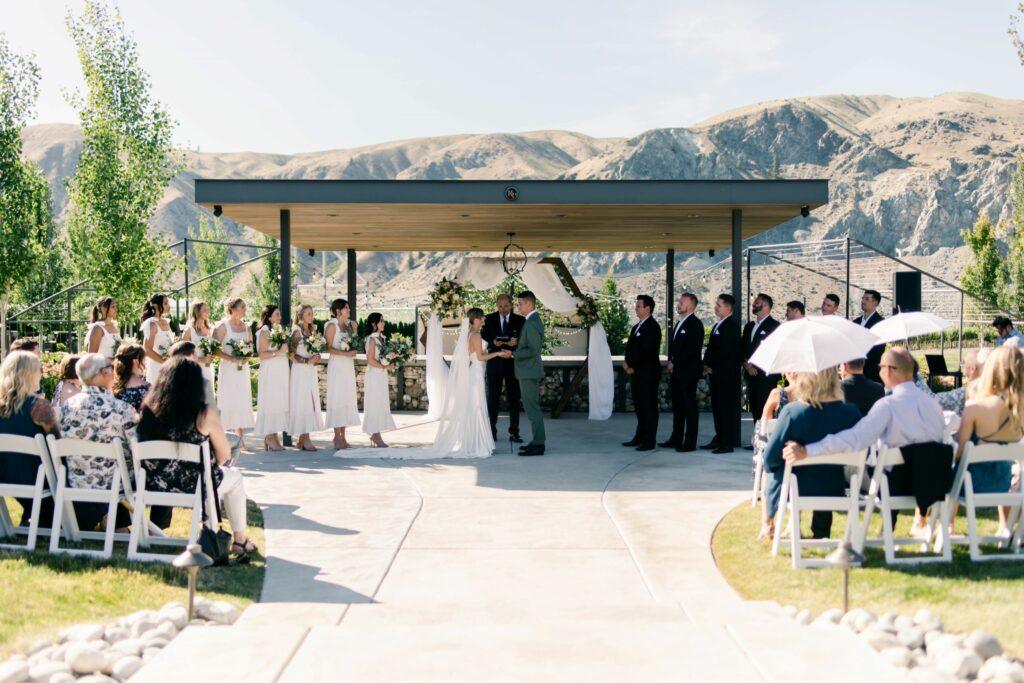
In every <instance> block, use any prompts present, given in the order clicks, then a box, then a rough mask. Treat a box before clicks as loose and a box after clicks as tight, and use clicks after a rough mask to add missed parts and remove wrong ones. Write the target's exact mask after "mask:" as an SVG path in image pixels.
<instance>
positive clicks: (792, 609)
mask: <svg viewBox="0 0 1024 683" xmlns="http://www.w3.org/2000/svg"><path fill="white" fill-rule="evenodd" d="M801 611H803V610H799V609H797V608H796V606H795V605H786V606H785V607H783V608H782V613H783V614H784V615H786V616H787V617H789V618H790V619H795V618H796V615H797V614H798V613H799V612H801ZM808 611H809V610H808Z"/></svg>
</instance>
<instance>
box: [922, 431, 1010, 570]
mask: <svg viewBox="0 0 1024 683" xmlns="http://www.w3.org/2000/svg"><path fill="white" fill-rule="evenodd" d="M1006 461H1008V462H1011V463H1018V466H1021V465H1024V443H1012V444H997V443H986V444H973V443H968V444H967V445H966V447H965V448H964V452H963V455H962V456H961V457H960V462H959V464H958V465H957V468H956V474H955V475H954V476H953V488H952V490H951V492H950V493H951V496H950V498H951V501H950V504H949V505H948V507H947V509H946V514H945V515H944V516H943V518H942V526H943V528H944V529H948V528H949V523H950V520H951V518H952V509H953V505H952V500H957V499H961V498H962V500H963V504H964V512H965V514H966V515H967V536H966V537H964V536H952V537H950V539H949V541H950V542H949V544H947V545H951V544H953V543H957V544H967V545H968V547H969V548H970V552H971V559H972V560H974V561H975V562H985V561H989V560H1022V559H1024V554H1021V552H1020V551H1021V541H1022V536H1024V523H1022V521H1021V520H1022V516H1024V486H1022V487H1021V489H1022V490H1020V491H1004V492H998V493H977V492H975V490H974V482H973V480H972V478H971V472H970V470H969V469H968V467H969V466H970V465H976V464H978V463H983V462H1006ZM999 505H1005V506H1007V507H1009V508H1010V509H1009V514H1008V515H1007V523H1008V524H1010V525H1011V528H1013V527H1014V526H1015V527H1016V528H1015V530H1014V531H1013V532H1012V534H1011V535H1010V536H1009V537H1004V536H982V535H980V534H979V533H978V515H977V509H978V508H986V507H996V506H999ZM1014 522H1016V524H1014ZM982 543H986V544H989V543H991V544H995V545H997V546H998V547H1000V548H1002V549H1004V550H1005V552H997V553H985V554H982V552H981V544H982Z"/></svg>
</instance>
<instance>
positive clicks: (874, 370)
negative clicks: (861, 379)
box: [853, 310, 885, 377]
mask: <svg viewBox="0 0 1024 683" xmlns="http://www.w3.org/2000/svg"><path fill="white" fill-rule="evenodd" d="M883 320H885V318H884V317H883V316H882V314H881V313H879V312H878V311H877V310H876V311H875V312H874V313H872V314H871V316H870V317H869V318H868V322H867V324H866V325H864V327H866V328H868V329H869V330H870V329H871V328H872V327H874V326H875V325H877V324H878V323H880V322H882V321H883ZM853 322H854V323H856V324H857V325H860V324H861V323H863V322H864V316H863V315H859V316H857V317H856V318H854V319H853ZM883 353H885V344H879V345H877V346H872V347H871V349H870V350H869V351H868V355H867V358H866V359H865V361H864V372H865V374H867V375H868V376H869V377H877V376H878V364H879V363H880V362H882V354H883Z"/></svg>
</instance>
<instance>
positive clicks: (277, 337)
mask: <svg viewBox="0 0 1024 683" xmlns="http://www.w3.org/2000/svg"><path fill="white" fill-rule="evenodd" d="M267 341H268V342H269V344H270V348H271V349H273V350H274V351H280V350H281V349H282V348H284V347H285V346H287V345H288V344H290V343H291V341H292V336H291V335H290V334H288V332H287V330H285V329H284V327H282V326H281V325H278V326H277V327H275V328H273V329H272V330H270V336H269V337H267Z"/></svg>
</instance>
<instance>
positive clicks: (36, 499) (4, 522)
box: [0, 434, 54, 550]
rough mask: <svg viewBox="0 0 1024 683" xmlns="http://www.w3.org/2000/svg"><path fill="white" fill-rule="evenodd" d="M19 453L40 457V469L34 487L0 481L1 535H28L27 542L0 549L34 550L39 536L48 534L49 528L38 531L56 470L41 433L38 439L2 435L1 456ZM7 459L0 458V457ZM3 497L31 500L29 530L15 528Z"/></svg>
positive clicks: (8, 545) (7, 545)
mask: <svg viewBox="0 0 1024 683" xmlns="http://www.w3.org/2000/svg"><path fill="white" fill-rule="evenodd" d="M3 453H17V454H20V455H29V456H35V457H37V458H39V469H38V470H37V471H36V480H35V483H34V484H9V483H6V482H0V533H2V535H3V536H14V535H15V534H20V533H25V534H27V535H28V539H27V541H26V542H25V543H24V544H11V543H0V548H5V549H8V550H35V547H36V539H37V538H38V537H39V535H40V534H43V535H47V534H49V530H48V529H42V530H41V529H40V528H39V516H40V510H41V508H42V504H43V499H44V498H49V497H50V496H51V495H52V492H53V481H54V476H53V470H52V465H51V462H50V454H49V452H48V451H47V450H46V439H44V438H43V435H42V434H37V435H36V436H18V435H16V434H0V454H3ZM2 457H5V456H4V455H0V458H2ZM4 497H11V498H31V499H32V511H31V512H30V513H29V514H30V516H31V520H30V522H29V526H28V529H25V528H23V527H16V526H14V522H13V521H12V520H11V516H10V515H9V514H8V513H7V505H6V503H5V502H4V500H3V499H4Z"/></svg>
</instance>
